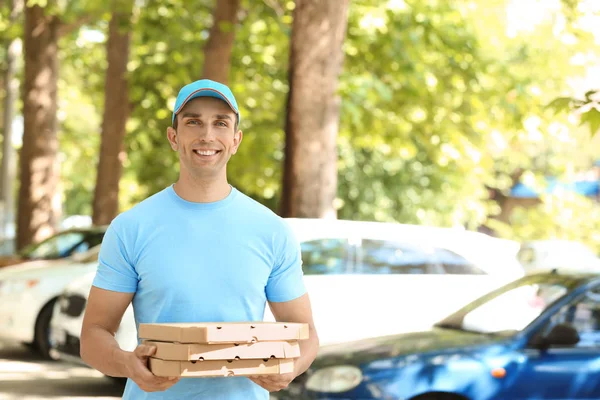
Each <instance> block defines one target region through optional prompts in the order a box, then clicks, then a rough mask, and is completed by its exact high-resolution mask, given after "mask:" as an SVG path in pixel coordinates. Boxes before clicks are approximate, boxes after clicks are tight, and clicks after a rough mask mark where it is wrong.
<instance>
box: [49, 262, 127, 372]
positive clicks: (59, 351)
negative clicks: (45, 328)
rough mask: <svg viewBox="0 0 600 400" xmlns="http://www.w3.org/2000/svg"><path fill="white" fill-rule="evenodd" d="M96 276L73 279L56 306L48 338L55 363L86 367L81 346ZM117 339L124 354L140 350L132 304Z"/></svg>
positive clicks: (94, 272)
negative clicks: (84, 323)
mask: <svg viewBox="0 0 600 400" xmlns="http://www.w3.org/2000/svg"><path fill="white" fill-rule="evenodd" d="M95 276H96V271H95V270H94V271H91V272H88V273H86V274H85V275H82V276H80V277H78V278H76V279H74V280H73V281H71V283H70V284H69V285H67V286H66V287H65V288H64V290H63V291H62V293H61V295H60V296H59V297H58V299H57V300H56V302H55V303H54V306H53V308H54V309H53V313H52V319H51V321H50V335H49V338H50V346H51V350H50V356H51V357H52V358H53V359H55V360H59V359H60V360H64V361H69V362H72V363H76V364H83V365H86V364H85V363H84V362H83V360H82V359H81V358H80V356H79V348H80V347H79V343H80V335H81V327H82V325H83V314H84V311H85V305H86V303H87V297H88V294H89V292H90V289H91V287H92V283H93V282H94V277H95ZM115 338H116V339H117V342H118V343H119V346H120V347H121V349H123V350H127V351H133V350H134V349H135V348H136V347H137V344H138V340H137V334H136V326H135V320H134V316H133V307H132V305H131V304H130V305H129V307H127V309H126V310H125V314H124V315H123V319H122V321H121V325H120V327H119V330H118V331H117V333H116V334H115Z"/></svg>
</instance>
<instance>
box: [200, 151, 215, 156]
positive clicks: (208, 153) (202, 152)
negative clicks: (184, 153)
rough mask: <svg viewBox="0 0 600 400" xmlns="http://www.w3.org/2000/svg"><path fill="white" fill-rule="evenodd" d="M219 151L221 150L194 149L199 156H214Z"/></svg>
mask: <svg viewBox="0 0 600 400" xmlns="http://www.w3.org/2000/svg"><path fill="white" fill-rule="evenodd" d="M218 152H219V150H194V153H196V154H198V155H199V156H214V155H215V154H217V153H218Z"/></svg>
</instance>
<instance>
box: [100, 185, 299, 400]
mask: <svg viewBox="0 0 600 400" xmlns="http://www.w3.org/2000/svg"><path fill="white" fill-rule="evenodd" d="M94 286H96V287H99V288H101V289H106V290H111V291H117V292H127V293H135V295H134V297H133V309H134V315H135V321H136V325H137V326H138V327H139V324H140V323H160V322H240V321H262V320H263V316H264V311H265V306H266V301H267V300H268V301H271V302H283V301H290V300H293V299H295V298H298V297H300V296H302V295H303V294H304V293H305V292H306V290H305V286H304V282H303V274H302V262H301V256H300V246H299V243H298V241H297V239H296V237H295V236H294V234H293V232H292V230H291V228H290V227H289V225H288V224H287V223H286V222H285V221H284V220H283V219H282V218H280V217H279V216H277V215H276V214H274V213H273V212H272V211H270V210H269V209H268V208H266V207H264V206H263V205H261V204H260V203H258V202H256V201H254V200H252V199H251V198H249V197H247V196H246V195H244V194H243V193H241V192H239V191H238V190H236V189H235V188H233V187H232V189H231V192H230V194H229V195H228V196H227V197H226V198H225V199H223V200H220V201H217V202H213V203H193V202H189V201H186V200H184V199H182V198H181V197H179V196H178V195H177V193H176V192H175V191H174V190H173V187H172V186H170V187H168V188H166V189H164V190H162V191H161V192H159V193H157V194H155V195H153V196H151V197H149V198H148V199H146V200H144V201H143V202H141V203H139V204H138V205H136V206H135V207H133V208H131V209H130V210H128V211H126V212H124V213H122V214H120V215H119V216H118V217H117V218H115V219H114V220H113V222H112V223H111V224H110V227H109V228H108V230H107V232H106V235H105V237H104V240H103V242H102V247H101V250H100V256H99V266H98V271H97V273H96V277H95V279H94ZM123 398H124V399H134V400H143V399H212V400H216V399H227V400H237V399H240V400H242V399H243V400H254V399H265V400H267V399H268V398H269V395H268V392H267V391H266V390H264V389H263V388H261V387H260V386H258V385H256V384H255V383H254V382H252V381H250V380H249V379H248V378H245V377H228V378H181V380H180V381H179V382H178V383H177V384H175V385H174V386H172V387H171V388H170V389H168V390H167V391H165V392H156V393H146V392H143V391H142V390H141V389H140V388H139V387H138V386H137V385H136V384H135V382H133V381H132V380H130V379H129V380H128V381H127V385H126V387H125V393H124V396H123Z"/></svg>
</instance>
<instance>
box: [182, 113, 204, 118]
mask: <svg viewBox="0 0 600 400" xmlns="http://www.w3.org/2000/svg"><path fill="white" fill-rule="evenodd" d="M201 116H202V114H198V113H193V112H184V113H183V115H182V116H181V118H199V117H201Z"/></svg>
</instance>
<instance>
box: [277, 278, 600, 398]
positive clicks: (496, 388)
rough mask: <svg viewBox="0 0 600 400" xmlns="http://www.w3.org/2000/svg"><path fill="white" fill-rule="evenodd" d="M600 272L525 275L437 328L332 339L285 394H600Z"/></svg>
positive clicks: (591, 395)
mask: <svg viewBox="0 0 600 400" xmlns="http://www.w3.org/2000/svg"><path fill="white" fill-rule="evenodd" d="M599 361H600V273H599V272H596V273H589V272H587V273H583V272H575V271H568V272H558V271H556V270H555V271H554V272H546V273H537V274H530V275H527V276H525V277H523V278H521V279H519V280H517V281H514V282H511V283H509V284H507V285H505V286H503V287H501V288H499V289H496V290H494V291H492V292H491V293H489V294H487V295H484V296H482V297H481V298H479V299H477V300H475V301H473V302H471V303H470V304H468V305H466V306H465V307H463V308H462V309H460V310H458V311H457V312H455V313H453V314H451V315H450V316H448V317H447V318H444V319H443V320H441V321H440V322H439V323H437V324H435V326H434V327H432V329H430V330H427V331H423V332H416V333H408V334H399V335H390V336H386V337H379V338H372V339H367V340H361V341H356V342H353V343H346V344H344V345H343V346H341V345H336V346H326V347H324V348H322V349H321V351H320V356H319V357H317V360H315V362H314V363H313V365H312V366H311V367H310V368H309V370H308V371H307V372H306V373H305V374H303V375H302V376H300V377H298V378H297V379H296V380H295V381H294V382H293V384H292V385H291V387H290V388H288V390H287V391H286V392H283V393H281V394H276V395H275V397H276V398H278V399H288V398H293V399H365V400H368V399H406V400H426V399H427V400H435V399H437V400H492V399H514V400H519V399H523V400H524V399H540V400H542V399H570V400H577V399H598V398H600V368H599V367H598V365H599Z"/></svg>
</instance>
